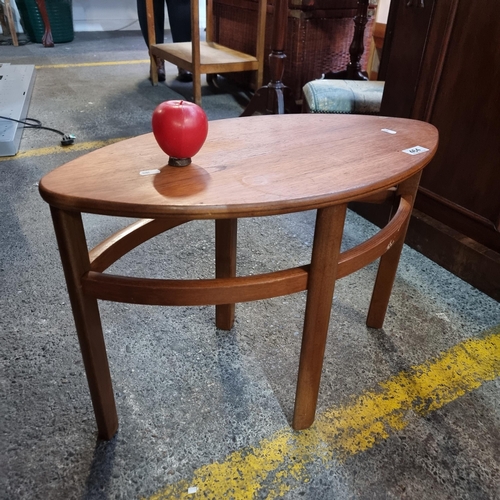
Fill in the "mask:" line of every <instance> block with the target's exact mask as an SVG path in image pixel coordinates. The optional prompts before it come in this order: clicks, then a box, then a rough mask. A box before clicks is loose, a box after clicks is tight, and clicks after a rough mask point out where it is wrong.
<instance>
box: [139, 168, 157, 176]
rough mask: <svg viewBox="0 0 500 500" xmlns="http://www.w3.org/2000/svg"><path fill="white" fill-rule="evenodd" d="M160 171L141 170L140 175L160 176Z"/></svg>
mask: <svg viewBox="0 0 500 500" xmlns="http://www.w3.org/2000/svg"><path fill="white" fill-rule="evenodd" d="M159 173H160V171H159V170H158V169H157V168H155V169H154V170H141V171H140V172H139V175H154V174H159Z"/></svg>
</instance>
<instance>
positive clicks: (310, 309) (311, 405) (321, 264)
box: [292, 205, 347, 430]
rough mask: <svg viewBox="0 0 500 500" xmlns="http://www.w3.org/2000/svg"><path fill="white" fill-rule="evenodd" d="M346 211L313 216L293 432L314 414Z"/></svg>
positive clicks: (334, 209)
mask: <svg viewBox="0 0 500 500" xmlns="http://www.w3.org/2000/svg"><path fill="white" fill-rule="evenodd" d="M346 208H347V206H346V205H339V206H334V207H327V208H323V209H320V210H318V214H317V217H316V230H315V233H314V244H313V250H312V257H311V266H310V270H309V278H308V285H307V289H308V292H307V303H306V311H305V319H304V331H303V334H302V349H301V351H300V364H299V374H298V380H297V394H296V397H295V410H294V415H293V424H292V425H293V428H294V429H297V430H300V429H307V428H308V427H309V426H311V424H312V423H313V422H314V416H315V413H316V403H317V400H318V392H319V383H320V380H321V369H322V367H323V356H324V353H325V344H326V337H327V334H328V324H329V322H330V312H331V307H332V300H333V292H334V289H335V279H336V275H337V267H338V261H339V254H340V245H341V243H342V233H343V230H344V220H345V214H346Z"/></svg>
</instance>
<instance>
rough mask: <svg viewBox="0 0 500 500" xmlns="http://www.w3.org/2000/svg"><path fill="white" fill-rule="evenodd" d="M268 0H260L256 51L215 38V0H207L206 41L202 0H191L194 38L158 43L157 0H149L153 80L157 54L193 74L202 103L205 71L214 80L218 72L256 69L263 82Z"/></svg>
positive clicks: (257, 81) (258, 83)
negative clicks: (241, 49) (248, 51)
mask: <svg viewBox="0 0 500 500" xmlns="http://www.w3.org/2000/svg"><path fill="white" fill-rule="evenodd" d="M266 7H267V1H266V0H259V4H258V24H257V33H256V49H255V55H250V54H245V53H243V52H239V51H236V50H232V49H230V48H228V47H225V46H223V45H219V44H217V43H215V42H213V41H212V40H213V7H212V0H207V11H206V12H207V29H206V41H204V42H203V41H201V40H200V22H199V21H200V13H199V4H198V0H191V33H192V41H191V42H181V43H162V44H156V40H155V34H154V23H153V19H154V16H153V14H154V13H153V2H152V0H146V12H147V19H148V38H149V47H150V50H149V55H150V57H151V81H152V83H153V85H157V84H158V74H157V67H156V60H155V56H156V57H158V58H160V59H163V60H165V61H167V62H170V63H172V64H175V65H176V66H178V67H180V68H183V69H185V70H187V71H190V72H191V73H192V74H193V95H194V102H195V103H196V104H198V105H201V75H202V74H207V81H208V82H209V83H212V82H213V77H214V75H217V74H218V73H229V72H239V71H255V88H256V89H258V88H260V87H261V85H262V78H263V69H264V35H265V22H266Z"/></svg>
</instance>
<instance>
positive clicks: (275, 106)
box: [241, 0, 299, 116]
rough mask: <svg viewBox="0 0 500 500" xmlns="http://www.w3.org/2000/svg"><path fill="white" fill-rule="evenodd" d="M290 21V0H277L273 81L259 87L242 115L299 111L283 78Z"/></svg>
mask: <svg viewBox="0 0 500 500" xmlns="http://www.w3.org/2000/svg"><path fill="white" fill-rule="evenodd" d="M287 21H288V0H277V1H276V3H275V5H274V16H273V39H272V49H271V50H272V51H271V54H270V55H269V71H270V73H271V81H270V82H269V83H268V84H267V85H265V86H264V87H261V88H260V89H258V90H257V91H256V92H255V94H254V95H253V97H252V99H251V100H250V102H249V104H248V105H247V107H246V108H245V110H244V111H243V113H241V116H250V115H253V114H255V113H261V114H264V115H272V114H274V115H282V114H284V113H285V110H288V111H289V112H291V113H298V112H299V109H298V106H297V104H296V103H295V100H294V99H293V95H292V91H291V89H290V88H289V87H286V86H285V85H284V84H283V82H282V81H281V79H282V78H283V72H284V69H285V59H286V54H285V39H286V25H287Z"/></svg>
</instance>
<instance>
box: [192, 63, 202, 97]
mask: <svg viewBox="0 0 500 500" xmlns="http://www.w3.org/2000/svg"><path fill="white" fill-rule="evenodd" d="M193 97H194V102H195V104H198V106H201V74H200V73H199V72H198V71H196V69H194V70H193Z"/></svg>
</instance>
